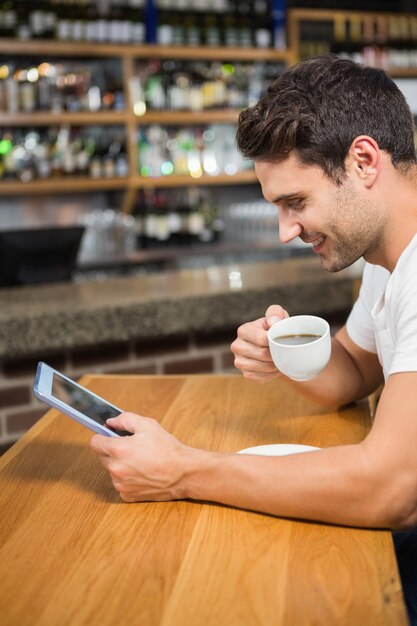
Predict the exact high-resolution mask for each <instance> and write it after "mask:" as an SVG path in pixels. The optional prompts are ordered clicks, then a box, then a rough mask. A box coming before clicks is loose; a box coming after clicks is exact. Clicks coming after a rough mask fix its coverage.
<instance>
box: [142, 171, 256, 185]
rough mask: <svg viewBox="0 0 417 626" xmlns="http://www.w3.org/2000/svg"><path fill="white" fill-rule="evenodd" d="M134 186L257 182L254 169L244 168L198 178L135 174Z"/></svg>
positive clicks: (243, 183) (245, 183)
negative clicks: (235, 172) (229, 173)
mask: <svg viewBox="0 0 417 626" xmlns="http://www.w3.org/2000/svg"><path fill="white" fill-rule="evenodd" d="M132 182H133V185H134V187H136V188H149V187H151V188H162V187H190V186H196V185H248V184H252V183H257V182H258V178H257V176H256V174H255V171H254V170H245V171H243V172H238V173H237V174H233V176H228V175H227V174H219V175H217V176H208V175H207V174H203V176H200V177H199V178H192V177H191V176H187V175H172V176H161V177H159V178H145V177H143V176H136V177H134V178H133V179H132Z"/></svg>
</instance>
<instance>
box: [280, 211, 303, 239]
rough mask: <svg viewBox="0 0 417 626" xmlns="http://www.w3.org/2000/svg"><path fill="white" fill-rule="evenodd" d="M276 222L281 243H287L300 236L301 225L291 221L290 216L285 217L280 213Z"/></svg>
mask: <svg viewBox="0 0 417 626" xmlns="http://www.w3.org/2000/svg"><path fill="white" fill-rule="evenodd" d="M278 222H279V226H278V232H279V239H280V241H281V243H289V242H290V241H292V240H293V239H295V238H296V237H299V236H300V235H301V233H302V230H303V228H302V226H301V224H299V222H297V221H295V220H293V219H291V217H290V216H286V215H283V214H282V213H281V214H280V215H279V217H278Z"/></svg>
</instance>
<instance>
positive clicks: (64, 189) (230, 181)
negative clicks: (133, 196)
mask: <svg viewBox="0 0 417 626" xmlns="http://www.w3.org/2000/svg"><path fill="white" fill-rule="evenodd" d="M256 182H258V179H257V177H256V174H255V172H254V170H247V171H243V172H238V173H237V174H234V175H233V176H228V175H227V174H219V175H218V176H208V175H207V174H204V175H203V176H200V178H192V177H191V176H187V175H181V176H179V175H177V176H176V175H173V176H162V177H160V178H144V177H143V176H139V175H137V176H132V177H129V178H81V177H80V178H77V177H76V176H72V177H68V178H64V177H62V178H53V179H43V180H33V181H31V182H30V183H22V182H20V181H15V180H13V181H9V180H3V181H0V193H1V194H3V195H4V196H7V195H19V194H21V195H25V194H28V193H33V194H43V193H54V192H56V193H77V192H79V191H80V192H89V191H91V192H93V191H109V190H112V189H114V190H116V189H123V190H126V189H133V190H134V189H144V188H163V187H189V186H196V185H242V184H243V185H244V184H251V183H256Z"/></svg>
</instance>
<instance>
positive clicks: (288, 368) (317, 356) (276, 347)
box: [268, 315, 331, 381]
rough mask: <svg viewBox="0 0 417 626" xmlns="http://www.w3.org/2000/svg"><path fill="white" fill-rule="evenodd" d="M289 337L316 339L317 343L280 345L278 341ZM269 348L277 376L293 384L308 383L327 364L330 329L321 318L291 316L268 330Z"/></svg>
mask: <svg viewBox="0 0 417 626" xmlns="http://www.w3.org/2000/svg"><path fill="white" fill-rule="evenodd" d="M289 335H290V336H291V335H317V339H314V340H310V342H309V343H300V344H298V345H288V344H285V343H280V340H279V338H280V337H288V336H289ZM287 341H288V340H287ZM268 344H269V351H270V353H271V357H272V360H273V361H274V363H275V365H276V366H277V368H278V369H279V371H280V372H282V373H283V374H285V375H286V376H288V378H291V379H292V380H299V381H303V380H311V379H312V378H315V377H316V376H317V375H318V374H320V372H321V371H322V370H323V369H324V368H325V367H326V365H327V363H328V362H329V359H330V353H331V336H330V327H329V324H328V323H327V322H326V320H324V319H322V318H321V317H316V316H315V315H294V316H293V317H287V318H285V319H283V320H280V321H279V322H276V323H275V324H273V326H271V328H270V329H269V330H268Z"/></svg>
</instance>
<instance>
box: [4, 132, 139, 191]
mask: <svg viewBox="0 0 417 626" xmlns="http://www.w3.org/2000/svg"><path fill="white" fill-rule="evenodd" d="M0 159H1V161H2V167H1V168H0V169H1V170H2V175H3V178H7V179H15V180H20V181H21V182H31V181H32V180H35V179H38V178H42V179H48V178H50V177H52V178H55V179H57V178H60V177H65V176H67V177H76V176H91V178H118V177H123V176H127V174H128V171H127V157H126V152H125V140H124V135H123V131H122V129H119V128H116V127H107V132H106V134H105V135H104V134H103V132H102V129H101V128H100V127H89V128H70V127H68V126H62V127H59V128H55V127H50V128H40V129H27V130H22V129H13V130H7V131H3V133H1V134H0Z"/></svg>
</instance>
